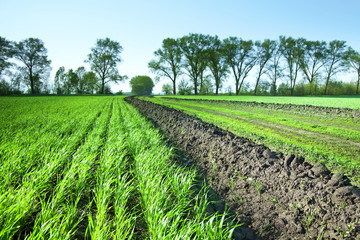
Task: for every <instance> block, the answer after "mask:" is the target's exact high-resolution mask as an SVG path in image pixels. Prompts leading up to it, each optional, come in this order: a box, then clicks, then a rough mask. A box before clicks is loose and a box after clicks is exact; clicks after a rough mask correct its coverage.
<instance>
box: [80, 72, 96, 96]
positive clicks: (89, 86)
mask: <svg viewBox="0 0 360 240" xmlns="http://www.w3.org/2000/svg"><path fill="white" fill-rule="evenodd" d="M97 83H98V79H97V78H96V74H95V73H94V72H92V71H90V72H86V73H84V75H83V84H84V92H85V93H90V94H93V93H94V91H95V89H97V88H99V87H98V85H97Z"/></svg>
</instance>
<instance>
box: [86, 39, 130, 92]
mask: <svg viewBox="0 0 360 240" xmlns="http://www.w3.org/2000/svg"><path fill="white" fill-rule="evenodd" d="M122 50H123V48H122V46H121V45H120V43H118V42H116V41H112V40H110V39H109V38H106V39H98V40H97V41H96V46H95V47H93V48H92V49H91V53H90V54H89V55H88V59H87V60H86V61H85V62H88V63H90V67H91V70H93V71H94V72H95V73H96V75H97V77H98V79H99V81H100V94H104V90H105V84H106V83H109V82H115V83H118V82H119V81H123V80H125V79H127V76H120V75H119V72H118V70H117V68H116V65H117V64H118V63H120V62H121V58H120V53H121V52H122Z"/></svg>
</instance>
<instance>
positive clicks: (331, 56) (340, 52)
mask: <svg viewBox="0 0 360 240" xmlns="http://www.w3.org/2000/svg"><path fill="white" fill-rule="evenodd" d="M345 51H346V42H345V41H339V40H334V41H331V42H330V43H329V44H328V46H327V48H326V49H325V52H324V53H325V57H324V68H325V73H326V81H325V90H324V95H325V94H327V89H328V85H329V82H330V79H331V78H332V77H333V76H334V75H335V74H337V73H338V72H341V71H343V70H344V69H345V66H346V64H345V61H344V58H345Z"/></svg>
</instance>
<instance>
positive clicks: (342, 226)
mask: <svg viewBox="0 0 360 240" xmlns="http://www.w3.org/2000/svg"><path fill="white" fill-rule="evenodd" d="M126 101H128V102H129V103H131V104H133V105H134V106H135V107H136V108H137V109H138V110H139V111H140V112H141V113H143V114H144V115H145V116H147V117H148V118H149V119H150V120H152V121H153V122H154V123H155V124H156V126H158V127H159V128H160V129H161V130H162V131H163V133H164V134H165V135H166V136H167V137H169V138H170V139H171V141H173V142H174V143H175V144H176V145H177V146H178V147H180V148H182V149H183V150H184V151H185V152H186V153H187V154H189V156H191V158H192V160H193V161H194V162H195V164H196V165H197V166H198V167H199V168H201V169H202V170H203V171H204V172H205V174H206V177H207V179H208V181H209V183H210V184H211V187H212V188H213V189H214V190H215V191H216V192H217V193H218V194H219V195H220V196H221V197H222V198H223V199H224V200H225V201H226V203H227V204H228V206H230V207H231V208H232V210H233V211H234V212H235V213H236V214H237V217H238V219H239V220H240V221H242V222H245V223H246V224H247V225H248V226H249V227H250V228H252V229H254V230H255V231H256V232H257V234H258V236H261V237H262V238H264V239H295V238H297V239H312V238H313V239H318V238H319V239H342V238H345V239H359V238H360V191H359V189H357V188H355V187H352V186H349V181H347V179H344V178H343V176H341V175H339V174H332V173H330V172H329V171H328V170H327V169H326V168H325V167H324V166H323V165H320V164H318V165H314V166H313V165H311V164H309V163H307V162H304V161H303V159H302V158H301V157H295V156H286V157H284V156H283V154H281V153H277V152H271V151H270V150H269V149H268V148H266V147H264V146H261V145H256V144H254V143H253V142H251V141H250V140H248V139H244V138H240V137H237V136H234V135H233V134H232V133H230V132H227V131H225V130H222V129H220V128H218V127H216V126H214V125H211V124H208V123H204V122H203V121H201V120H200V119H198V118H195V117H192V116H189V115H187V114H185V113H183V112H181V111H178V110H175V109H171V108H168V107H165V106H160V105H156V104H153V103H150V102H147V101H142V100H139V99H136V98H126Z"/></svg>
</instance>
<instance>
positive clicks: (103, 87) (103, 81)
mask: <svg viewBox="0 0 360 240" xmlns="http://www.w3.org/2000/svg"><path fill="white" fill-rule="evenodd" d="M104 93H105V79H104V78H102V79H101V91H100V94H104Z"/></svg>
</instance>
